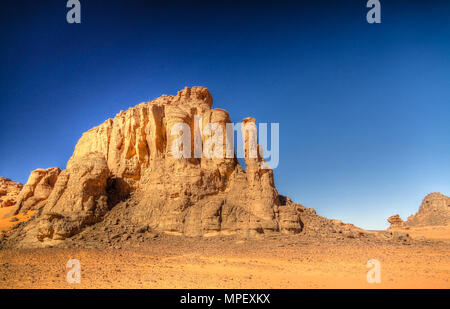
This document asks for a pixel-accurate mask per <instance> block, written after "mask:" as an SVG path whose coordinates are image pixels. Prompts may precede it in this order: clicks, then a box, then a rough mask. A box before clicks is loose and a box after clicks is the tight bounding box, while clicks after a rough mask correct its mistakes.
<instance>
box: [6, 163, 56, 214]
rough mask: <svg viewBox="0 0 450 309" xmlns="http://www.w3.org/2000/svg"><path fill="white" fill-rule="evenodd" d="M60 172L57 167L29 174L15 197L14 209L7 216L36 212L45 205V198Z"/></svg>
mask: <svg viewBox="0 0 450 309" xmlns="http://www.w3.org/2000/svg"><path fill="white" fill-rule="evenodd" d="M60 172H61V170H60V169H59V168H57V167H52V168H49V169H37V170H35V171H33V172H31V174H30V177H29V178H28V181H27V183H26V184H25V186H24V187H23V189H22V191H21V192H20V194H19V195H18V196H17V201H16V203H15V205H14V208H13V209H12V210H11V212H9V216H13V215H17V214H18V213H20V212H24V211H27V210H30V209H31V210H37V209H40V208H42V207H43V206H44V205H45V202H46V200H47V198H48V197H49V195H50V193H51V192H52V190H53V187H54V186H55V183H56V180H57V178H58V175H59V173H60Z"/></svg>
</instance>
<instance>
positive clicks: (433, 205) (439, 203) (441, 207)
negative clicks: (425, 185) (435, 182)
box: [406, 193, 450, 227]
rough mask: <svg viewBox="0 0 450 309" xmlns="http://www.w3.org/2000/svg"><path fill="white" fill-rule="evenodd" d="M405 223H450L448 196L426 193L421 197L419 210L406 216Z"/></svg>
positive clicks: (417, 224) (411, 225) (449, 201)
mask: <svg viewBox="0 0 450 309" xmlns="http://www.w3.org/2000/svg"><path fill="white" fill-rule="evenodd" d="M406 225H407V226H410V227H415V226H433V225H450V197H448V196H445V195H443V194H441V193H431V194H428V195H427V196H426V197H425V198H424V199H423V201H422V204H421V205H420V207H419V211H418V212H417V213H416V214H415V215H412V216H410V217H408V220H407V221H406Z"/></svg>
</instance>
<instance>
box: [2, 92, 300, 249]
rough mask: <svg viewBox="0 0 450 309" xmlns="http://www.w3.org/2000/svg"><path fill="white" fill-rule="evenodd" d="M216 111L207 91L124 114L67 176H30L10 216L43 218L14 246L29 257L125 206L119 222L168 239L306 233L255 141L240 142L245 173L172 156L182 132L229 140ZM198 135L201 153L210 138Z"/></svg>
mask: <svg viewBox="0 0 450 309" xmlns="http://www.w3.org/2000/svg"><path fill="white" fill-rule="evenodd" d="M212 103H213V101H212V96H211V94H210V93H209V91H208V89H206V88H203V87H193V88H185V89H183V90H182V91H179V92H178V94H177V95H176V96H166V95H163V96H162V97H160V98H158V99H155V100H153V101H151V102H147V103H142V104H139V105H137V106H135V107H133V108H130V109H128V110H127V111H126V112H124V111H121V112H120V113H119V114H117V116H116V117H115V118H114V119H108V120H107V121H105V122H104V123H103V124H101V125H99V126H98V127H95V128H93V129H91V130H89V131H87V132H86V133H84V134H83V136H82V137H81V139H80V140H79V142H78V143H77V145H76V147H75V150H74V153H73V155H72V157H71V158H70V160H69V162H68V163H67V168H66V170H64V171H62V172H60V171H59V169H49V170H37V171H34V172H33V173H32V174H31V176H30V179H29V180H28V182H27V185H26V186H25V188H24V190H23V192H22V193H21V195H20V196H19V198H18V202H17V204H16V206H15V207H14V211H13V213H18V212H20V211H23V210H26V209H40V211H39V212H38V213H37V214H36V215H35V217H34V218H33V219H32V220H31V221H29V222H28V223H27V224H26V225H25V226H24V227H23V228H21V229H19V230H17V231H16V232H15V233H14V236H13V237H11V238H13V239H14V241H15V242H16V243H17V244H21V245H22V246H29V247H32V246H35V243H36V242H40V243H41V244H42V245H45V244H46V243H48V244H50V243H54V242H55V241H62V240H64V239H66V238H69V237H72V236H73V235H75V234H78V233H80V232H81V231H82V230H83V229H84V228H85V227H86V226H89V225H92V224H94V223H96V222H99V221H101V220H102V218H103V216H104V215H105V214H106V213H108V211H109V210H111V209H112V208H113V207H114V206H115V205H116V204H117V203H119V202H121V201H125V200H126V205H132V207H128V206H127V207H126V210H124V211H122V212H121V213H117V218H119V217H120V218H121V220H124V221H126V222H128V224H129V225H132V226H148V227H149V228H150V229H152V230H155V231H158V232H163V233H166V234H174V235H185V236H213V235H229V234H244V235H248V234H258V233H274V232H281V233H299V232H300V231H301V230H302V223H301V219H300V213H301V212H302V211H303V210H302V209H301V208H299V207H294V206H293V205H292V203H291V202H285V203H282V202H281V200H280V196H279V195H278V192H277V190H276V188H275V186H274V180H273V172H272V170H270V169H263V168H262V166H264V164H263V163H264V159H263V158H261V156H260V155H259V154H258V155H257V156H256V157H254V156H251V155H249V153H250V145H251V143H252V142H255V140H253V141H252V140H251V136H250V135H249V133H248V132H245V133H243V140H244V154H245V164H246V170H244V169H243V168H242V167H241V165H240V164H239V162H238V160H237V158H236V157H232V158H227V157H224V158H217V157H214V158H209V157H206V156H205V155H202V154H201V155H200V157H197V158H176V157H174V156H173V154H172V150H173V149H172V148H171V147H172V145H173V142H174V140H175V139H176V138H178V136H177V135H173V134H172V131H173V130H172V129H173V128H174V126H175V125H176V124H177V123H180V122H182V123H185V124H187V125H188V126H189V127H190V128H191V130H192V131H193V132H194V131H195V128H198V127H200V128H205V127H206V126H207V125H208V124H209V123H218V124H219V125H220V126H221V127H222V128H223V132H226V130H225V126H226V124H227V123H230V122H231V120H230V117H229V115H228V113H227V112H226V111H225V110H223V109H212V108H211V106H212ZM243 123H244V124H250V125H252V124H254V123H255V120H254V119H253V118H246V119H244V121H243ZM195 133H197V132H194V134H195ZM199 134H200V135H199V136H200V142H201V143H202V144H203V145H204V144H205V143H206V140H207V139H208V137H209V136H210V135H211V134H212V132H209V133H208V132H204V131H203V132H202V131H200V132H199ZM223 138H224V140H225V139H226V138H227V136H226V134H225V136H224V137H223ZM256 142H257V140H256ZM193 144H194V142H193V143H192V145H191V147H192V149H191V150H192V151H195V149H194V145H193ZM224 144H225V143H224ZM258 149H259V147H258ZM219 151H225V149H222V150H219ZM118 209H119V208H118ZM112 214H114V215H115V216H116V214H115V212H113V213H112ZM108 218H109V217H108ZM113 219H114V218H109V219H108V220H113ZM113 221H114V220H113Z"/></svg>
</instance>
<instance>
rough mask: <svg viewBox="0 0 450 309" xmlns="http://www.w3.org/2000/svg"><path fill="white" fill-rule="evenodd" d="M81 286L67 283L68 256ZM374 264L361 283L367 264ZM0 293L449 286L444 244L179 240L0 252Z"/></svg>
mask: <svg viewBox="0 0 450 309" xmlns="http://www.w3.org/2000/svg"><path fill="white" fill-rule="evenodd" d="M72 258H74V259H78V260H79V261H80V263H81V283H79V284H77V283H72V284H69V283H67V281H66V274H67V272H68V270H69V269H68V268H66V263H67V261H68V260H69V259H72ZM370 259H377V260H379V261H380V263H381V283H379V284H377V283H368V282H367V280H366V274H367V272H368V270H369V269H368V268H367V267H366V263H367V261H368V260H370ZM0 261H1V262H0V288H2V289H11V288H31V289H35V288H67V289H73V288H75V289H77V288H147V289H154V288H170V289H172V288H175V289H181V288H186V289H195V288H219V289H231V288H358V289H359V288H362V289H366V288H369V289H372V288H439V289H441V288H444V289H448V288H450V243H449V241H448V240H421V241H415V240H412V241H409V242H392V241H384V240H380V239H378V238H375V237H374V238H369V239H358V238H356V239H351V238H350V239H349V238H334V239H332V238H324V239H317V238H308V237H304V236H301V235H291V236H280V235H278V236H269V237H260V238H256V239H252V238H244V239H243V238H235V237H212V238H182V237H177V236H167V235H159V236H157V237H155V238H153V239H152V240H150V241H146V242H143V243H141V244H140V245H138V246H137V245H136V244H130V245H127V244H124V245H123V246H121V247H120V248H119V247H117V248H110V249H98V248H97V249H96V248H95V247H94V246H93V247H92V248H85V249H81V248H43V249H28V250H26V249H22V250H17V249H5V250H0Z"/></svg>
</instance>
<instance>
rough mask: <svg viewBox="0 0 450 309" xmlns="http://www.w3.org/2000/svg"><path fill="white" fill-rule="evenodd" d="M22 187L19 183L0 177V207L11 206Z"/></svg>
mask: <svg viewBox="0 0 450 309" xmlns="http://www.w3.org/2000/svg"><path fill="white" fill-rule="evenodd" d="M22 187H23V185H22V184H21V183H18V182H14V181H12V180H11V179H8V178H4V177H0V208H2V207H10V206H13V205H14V204H15V203H16V201H17V196H18V195H19V193H20V191H21V190H22Z"/></svg>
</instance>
